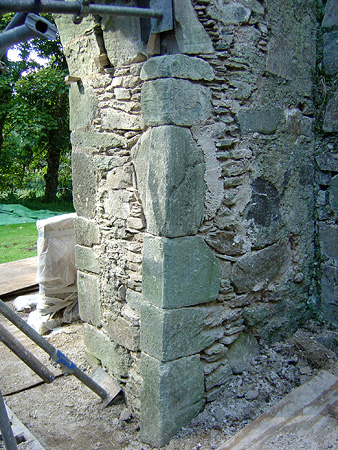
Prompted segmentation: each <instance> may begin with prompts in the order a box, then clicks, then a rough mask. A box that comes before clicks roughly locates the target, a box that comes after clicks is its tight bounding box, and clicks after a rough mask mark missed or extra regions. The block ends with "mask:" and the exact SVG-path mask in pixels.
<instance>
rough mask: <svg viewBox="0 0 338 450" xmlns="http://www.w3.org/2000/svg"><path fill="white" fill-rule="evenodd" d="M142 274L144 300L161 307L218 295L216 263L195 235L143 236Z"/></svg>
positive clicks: (218, 272)
mask: <svg viewBox="0 0 338 450" xmlns="http://www.w3.org/2000/svg"><path fill="white" fill-rule="evenodd" d="M142 273H143V279H142V292H143V296H144V298H145V300H147V301H149V302H150V303H153V304H154V305H156V306H159V307H161V308H168V309H175V308H182V307H185V306H192V305H198V304H201V303H207V302H211V301H213V300H215V299H216V298H217V297H218V292H219V286H220V264H219V261H218V259H217V258H216V257H215V256H214V254H213V253H212V251H211V250H210V249H209V247H208V246H207V245H206V243H205V242H204V240H203V239H202V238H201V237H199V236H188V237H181V238H176V239H167V238H161V237H155V236H149V235H147V236H145V239H144V250H143V263H142Z"/></svg>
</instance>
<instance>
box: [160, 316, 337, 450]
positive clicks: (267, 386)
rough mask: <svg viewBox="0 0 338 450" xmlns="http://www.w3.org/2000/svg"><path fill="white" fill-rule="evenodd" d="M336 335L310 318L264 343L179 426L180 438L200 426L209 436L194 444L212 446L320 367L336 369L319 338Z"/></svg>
mask: <svg viewBox="0 0 338 450" xmlns="http://www.w3.org/2000/svg"><path fill="white" fill-rule="evenodd" d="M337 336H338V334H337V333H336V332H334V331H332V332H323V331H322V330H321V329H320V327H319V326H318V325H316V324H313V323H309V324H308V325H307V327H306V328H304V329H302V330H298V331H297V332H296V333H295V334H294V335H293V336H292V337H291V338H290V339H289V340H288V341H286V342H282V343H276V344H274V345H272V346H271V347H267V346H266V347H265V348H263V349H262V350H261V351H260V353H259V354H258V355H257V356H256V357H255V358H254V359H253V361H252V364H251V366H250V368H249V369H248V370H247V371H244V372H243V373H241V374H239V375H236V376H234V377H233V378H232V379H231V381H230V382H229V383H228V384H227V385H226V386H225V387H224V390H223V391H222V393H221V394H220V396H219V397H218V399H217V400H215V401H214V402H211V403H207V404H206V406H205V408H204V411H203V412H202V413H201V414H199V415H198V416H197V417H196V418H195V419H194V420H193V421H192V422H191V423H190V424H189V426H187V427H185V428H183V429H182V430H181V432H180V433H179V434H178V439H184V438H188V437H192V436H193V435H194V434H196V432H198V431H199V430H201V429H203V430H204V431H205V433H206V434H207V435H208V442H205V441H203V442H201V445H200V446H198V445H197V447H195V448H194V449H193V450H197V449H206V448H210V449H216V448H218V446H219V445H220V439H222V437H221V435H223V442H224V441H226V440H227V437H228V438H230V437H231V436H232V435H234V434H236V433H238V432H239V431H240V430H241V429H242V428H243V427H245V426H246V425H247V424H249V423H250V422H252V421H253V420H254V419H256V418H257V417H259V416H260V415H261V414H263V413H265V412H266V411H268V410H269V409H270V408H271V407H272V406H273V405H275V404H276V403H277V402H278V401H279V400H281V399H282V398H283V397H284V396H285V395H286V394H288V393H289V392H290V391H292V390H293V389H294V388H296V387H297V386H300V385H301V384H303V383H304V382H305V381H307V380H308V379H309V378H310V377H312V376H313V375H316V374H317V373H318V371H319V370H320V369H326V370H328V371H329V372H331V373H335V374H336V371H337V367H338V361H337V356H336V354H335V353H334V352H333V351H331V350H329V349H328V348H326V347H324V345H322V344H321V343H320V342H323V343H325V345H327V344H328V343H329V345H330V347H332V348H335V346H337V342H338V339H337ZM310 342H311V343H312V344H311V345H310ZM207 446H208V447H207ZM168 448H171V447H170V445H169V446H168Z"/></svg>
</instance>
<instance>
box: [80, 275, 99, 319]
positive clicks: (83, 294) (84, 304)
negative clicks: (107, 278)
mask: <svg viewBox="0 0 338 450" xmlns="http://www.w3.org/2000/svg"><path fill="white" fill-rule="evenodd" d="M77 290H78V300H79V313H80V317H81V319H82V320H83V321H84V322H88V323H91V324H92V325H100V323H101V301H100V279H99V277H98V276H96V275H89V274H87V273H83V272H80V271H78V272H77Z"/></svg>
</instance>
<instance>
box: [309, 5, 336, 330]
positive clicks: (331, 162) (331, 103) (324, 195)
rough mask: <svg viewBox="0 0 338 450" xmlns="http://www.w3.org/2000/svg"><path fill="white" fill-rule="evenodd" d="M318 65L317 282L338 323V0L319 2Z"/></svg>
mask: <svg viewBox="0 0 338 450" xmlns="http://www.w3.org/2000/svg"><path fill="white" fill-rule="evenodd" d="M318 20H319V23H320V25H321V26H320V28H319V34H318V47H317V51H318V60H317V66H316V73H315V75H316V86H315V90H314V98H315V101H316V119H317V123H316V160H315V163H316V168H317V176H316V207H317V208H316V216H317V259H318V264H317V266H316V267H317V273H316V276H317V278H316V279H317V282H318V295H320V298H321V306H322V315H321V316H320V317H321V318H322V319H324V320H326V321H329V322H333V323H334V324H336V325H337V324H338V292H337V279H338V248H337V237H338V235H337V232H338V225H337V220H338V215H337V213H338V210H337V206H338V191H337V181H338V177H337V175H338V63H337V62H338V1H337V0H328V1H327V2H323V1H321V2H319V10H318Z"/></svg>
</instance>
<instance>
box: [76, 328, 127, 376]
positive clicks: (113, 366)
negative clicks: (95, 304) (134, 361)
mask: <svg viewBox="0 0 338 450" xmlns="http://www.w3.org/2000/svg"><path fill="white" fill-rule="evenodd" d="M84 343H85V345H86V347H87V349H88V351H89V353H91V354H92V355H93V356H95V358H97V359H98V360H100V361H101V362H102V365H103V366H105V367H107V368H108V369H109V370H111V371H112V372H113V374H114V375H115V376H116V377H117V378H126V377H127V376H128V370H129V368H130V366H131V358H130V356H129V353H128V351H127V350H126V349H124V348H123V347H121V346H120V345H118V344H117V343H116V342H113V341H112V340H111V339H109V337H108V336H107V335H106V334H104V333H103V332H102V331H100V330H98V329H96V328H95V327H92V326H90V325H88V324H86V325H85V327H84Z"/></svg>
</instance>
